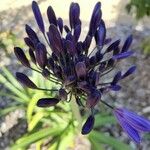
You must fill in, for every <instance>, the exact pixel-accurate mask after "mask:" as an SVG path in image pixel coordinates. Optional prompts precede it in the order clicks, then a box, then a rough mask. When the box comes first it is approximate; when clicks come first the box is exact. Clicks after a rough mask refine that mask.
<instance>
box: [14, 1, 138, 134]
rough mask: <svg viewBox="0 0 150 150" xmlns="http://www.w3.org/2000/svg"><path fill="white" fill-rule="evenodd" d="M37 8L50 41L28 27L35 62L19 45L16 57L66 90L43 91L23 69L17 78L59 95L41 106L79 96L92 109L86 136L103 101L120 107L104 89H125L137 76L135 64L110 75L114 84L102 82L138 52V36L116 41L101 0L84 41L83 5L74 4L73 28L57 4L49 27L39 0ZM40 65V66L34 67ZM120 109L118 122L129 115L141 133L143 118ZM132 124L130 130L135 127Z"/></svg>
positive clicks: (36, 14)
mask: <svg viewBox="0 0 150 150" xmlns="http://www.w3.org/2000/svg"><path fill="white" fill-rule="evenodd" d="M32 10H33V13H34V17H35V20H36V22H37V25H38V27H39V30H40V31H41V33H42V34H43V37H44V39H45V42H43V41H44V40H40V39H39V37H38V35H37V33H36V32H35V31H34V30H33V29H32V28H31V26H29V25H26V26H25V30H26V33H27V37H25V38H24V41H25V44H26V45H27V47H28V51H29V56H30V59H31V62H29V60H28V59H27V57H26V55H25V53H24V52H23V50H22V49H21V48H19V47H15V48H14V51H15V55H16V56H17V58H18V60H19V61H20V62H21V63H22V64H23V65H24V66H25V67H28V68H30V69H32V70H34V71H37V72H38V73H40V74H41V75H42V76H43V77H44V78H45V79H47V81H51V82H54V83H55V84H58V85H60V86H58V87H60V88H57V89H43V88H41V87H37V86H36V85H35V84H34V83H33V82H32V81H31V80H30V79H29V78H28V77H27V76H26V75H24V74H23V73H16V78H17V80H18V81H19V82H20V83H21V84H23V85H24V86H26V87H29V88H33V89H36V90H47V91H55V92H56V97H54V98H42V99H40V100H38V101H37V106H39V107H50V106H55V105H56V104H58V103H59V102H61V100H63V101H64V100H66V101H67V102H69V101H70V100H72V99H69V98H70V97H71V96H70V95H73V96H74V97H75V98H76V102H77V104H78V105H79V106H81V107H83V108H86V110H87V109H89V110H90V111H89V112H91V114H90V115H89V117H88V119H87V121H86V123H85V124H84V125H83V128H82V134H87V133H89V132H90V131H91V130H92V128H93V126H94V114H93V110H94V108H95V107H96V105H97V104H98V103H99V102H100V103H104V104H106V105H107V106H109V107H110V108H112V109H114V108H113V107H112V106H110V105H108V104H107V103H106V102H105V101H103V100H102V99H101V97H102V95H103V93H107V92H109V91H110V90H112V91H119V90H120V89H121V86H120V85H119V81H120V80H122V79H124V78H125V77H127V76H129V75H130V74H132V73H133V72H134V71H135V69H136V67H135V66H132V67H130V68H129V69H128V70H127V71H126V72H125V73H123V72H122V71H118V72H117V73H116V74H114V76H112V77H111V80H110V79H109V82H108V80H106V81H105V80H102V77H103V76H105V75H107V74H108V73H110V72H111V71H112V70H113V69H114V68H115V66H116V63H117V62H118V61H120V60H121V59H124V58H127V57H129V56H131V55H133V51H131V50H129V47H130V45H131V42H132V36H131V35H129V36H128V38H127V39H126V41H125V43H124V44H123V46H121V45H120V39H117V40H113V39H111V38H110V37H107V34H106V26H105V23H104V20H103V19H102V12H101V3H100V2H98V3H96V5H95V7H94V9H93V13H92V16H91V20H90V22H89V30H88V32H87V34H86V36H85V39H83V40H81V39H82V38H81V37H80V36H81V30H82V22H81V20H80V6H79V4H78V3H74V2H72V3H71V5H70V10H69V23H70V25H69V26H68V25H65V24H64V22H63V20H62V18H60V17H59V18H57V16H56V14H55V12H54V10H53V8H52V7H51V6H49V7H48V9H47V17H48V21H49V26H48V29H46V28H45V25H44V21H43V18H42V15H41V12H40V8H39V6H38V4H37V2H35V1H33V2H32ZM92 41H94V42H95V46H94V48H90V47H91V43H93V42H92ZM107 54H109V55H107ZM32 64H34V65H32ZM35 65H36V66H37V67H36V69H35V68H34V67H33V66H35ZM112 74H113V73H111V75H112ZM118 111H119V110H115V111H114V112H115V115H116V116H117V117H118V116H119V117H118V118H119V119H118V121H119V122H120V123H121V124H124V123H126V122H127V121H124V119H125V120H128V121H129V119H130V122H131V123H130V122H127V125H128V126H132V128H133V131H134V132H135V133H137V131H136V130H137V128H136V127H140V126H139V124H138V123H139V122H138V121H133V119H132V117H128V116H127V115H124V116H125V118H123V119H120V118H121V116H122V115H121V113H119V112H118ZM123 114H124V113H123ZM127 114H128V113H127ZM120 120H121V121H120ZM136 123H137V124H138V125H137V126H136ZM123 128H124V127H123ZM132 128H129V129H130V130H132ZM129 135H130V134H129Z"/></svg>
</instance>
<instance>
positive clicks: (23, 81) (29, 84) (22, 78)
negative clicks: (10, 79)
mask: <svg viewBox="0 0 150 150" xmlns="http://www.w3.org/2000/svg"><path fill="white" fill-rule="evenodd" d="M16 79H17V80H18V81H19V82H20V83H21V84H22V85H23V86H26V87H28V88H31V89H37V86H36V85H35V84H34V83H33V82H32V81H31V80H30V79H29V78H28V77H27V76H26V75H25V74H23V73H20V72H16Z"/></svg>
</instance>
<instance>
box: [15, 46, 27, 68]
mask: <svg viewBox="0 0 150 150" xmlns="http://www.w3.org/2000/svg"><path fill="white" fill-rule="evenodd" d="M14 53H15V55H16V57H17V58H18V60H19V61H20V62H21V63H22V64H23V65H24V66H25V67H29V68H30V63H29V61H28V59H27V57H26V55H25V54H24V52H23V50H22V49H21V48H20V47H14Z"/></svg>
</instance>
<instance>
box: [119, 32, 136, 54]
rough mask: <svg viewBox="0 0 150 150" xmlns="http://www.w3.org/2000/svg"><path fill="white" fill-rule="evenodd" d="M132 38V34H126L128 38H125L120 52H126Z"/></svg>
mask: <svg viewBox="0 0 150 150" xmlns="http://www.w3.org/2000/svg"><path fill="white" fill-rule="evenodd" d="M132 40H133V38H132V35H130V36H128V38H127V39H126V41H125V43H124V45H123V47H122V51H121V52H122V53H123V52H126V51H127V50H128V49H129V47H130V45H131V43H132Z"/></svg>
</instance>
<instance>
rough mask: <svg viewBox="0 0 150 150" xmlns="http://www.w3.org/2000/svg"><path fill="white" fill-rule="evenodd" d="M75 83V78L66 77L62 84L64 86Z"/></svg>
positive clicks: (71, 76) (72, 76)
mask: <svg viewBox="0 0 150 150" xmlns="http://www.w3.org/2000/svg"><path fill="white" fill-rule="evenodd" d="M75 81H76V77H75V76H74V75H70V76H68V77H67V79H66V80H65V82H64V85H66V86H67V85H70V84H72V83H74V82H75Z"/></svg>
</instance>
